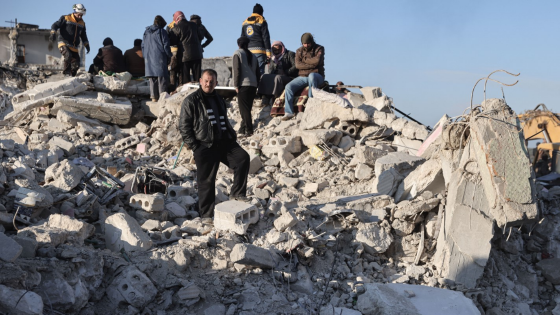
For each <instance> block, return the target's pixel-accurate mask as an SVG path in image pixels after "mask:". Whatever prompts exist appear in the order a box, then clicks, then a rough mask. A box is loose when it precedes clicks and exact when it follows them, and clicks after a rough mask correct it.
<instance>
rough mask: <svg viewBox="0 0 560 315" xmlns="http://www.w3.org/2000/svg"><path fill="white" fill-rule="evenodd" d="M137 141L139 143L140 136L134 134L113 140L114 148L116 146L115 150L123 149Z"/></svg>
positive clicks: (135, 143)
mask: <svg viewBox="0 0 560 315" xmlns="http://www.w3.org/2000/svg"><path fill="white" fill-rule="evenodd" d="M138 143H140V137H139V136H136V135H134V136H130V137H128V138H124V139H121V140H119V141H117V142H115V148H117V150H124V149H126V148H130V147H131V146H133V145H137V144H138Z"/></svg>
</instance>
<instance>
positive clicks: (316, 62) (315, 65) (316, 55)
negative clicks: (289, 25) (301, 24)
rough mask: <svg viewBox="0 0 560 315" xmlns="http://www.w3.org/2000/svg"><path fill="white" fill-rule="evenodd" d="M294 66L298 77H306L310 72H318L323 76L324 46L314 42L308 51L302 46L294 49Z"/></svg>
mask: <svg viewBox="0 0 560 315" xmlns="http://www.w3.org/2000/svg"><path fill="white" fill-rule="evenodd" d="M296 68H297V69H298V70H299V76H300V77H306V76H308V75H309V74H310V73H313V72H315V73H319V74H320V75H322V76H323V78H324V77H325V48H324V47H323V46H321V45H318V44H315V45H314V46H313V48H312V49H311V50H310V51H306V50H305V49H303V46H301V47H300V48H298V50H296Z"/></svg>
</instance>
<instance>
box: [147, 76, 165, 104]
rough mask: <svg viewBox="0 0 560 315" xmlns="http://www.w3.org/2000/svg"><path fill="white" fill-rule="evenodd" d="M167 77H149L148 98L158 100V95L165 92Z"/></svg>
mask: <svg viewBox="0 0 560 315" xmlns="http://www.w3.org/2000/svg"><path fill="white" fill-rule="evenodd" d="M168 86H169V78H168V77H150V98H155V99H159V95H160V94H161V93H163V92H167V87H168Z"/></svg>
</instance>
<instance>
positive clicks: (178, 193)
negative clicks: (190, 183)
mask: <svg viewBox="0 0 560 315" xmlns="http://www.w3.org/2000/svg"><path fill="white" fill-rule="evenodd" d="M189 191H190V190H189V188H187V187H183V186H179V185H171V186H169V187H167V197H168V198H179V197H182V196H188V195H189Z"/></svg>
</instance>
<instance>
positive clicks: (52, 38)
mask: <svg viewBox="0 0 560 315" xmlns="http://www.w3.org/2000/svg"><path fill="white" fill-rule="evenodd" d="M55 41H56V33H51V36H49V42H51V43H54V42H55Z"/></svg>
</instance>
